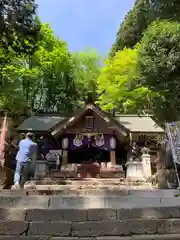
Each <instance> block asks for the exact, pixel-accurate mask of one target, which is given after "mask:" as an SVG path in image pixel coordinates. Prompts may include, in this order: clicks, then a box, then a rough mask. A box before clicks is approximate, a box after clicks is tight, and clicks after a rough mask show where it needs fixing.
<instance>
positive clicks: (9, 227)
mask: <svg viewBox="0 0 180 240" xmlns="http://www.w3.org/2000/svg"><path fill="white" fill-rule="evenodd" d="M0 234H1V235H5V236H8V235H11V236H13V235H14V236H23V235H24V237H25V236H26V237H27V236H28V237H29V239H32V238H31V237H32V236H36V237H38V236H39V237H43V236H47V237H54V240H55V239H56V240H59V238H58V237H61V239H65V237H66V239H68V237H69V239H93V238H94V239H98V240H99V239H104V240H105V239H106V240H107V239H109V238H110V237H113V238H111V240H117V239H119V238H118V237H124V236H126V237H130V239H131V238H132V236H133V235H135V236H136V238H135V239H137V240H140V239H142V240H143V239H144V238H143V237H144V236H143V235H145V236H146V238H145V239H148V238H147V236H148V234H149V235H150V236H149V240H150V239H151V240H152V239H153V238H150V237H151V236H152V235H156V236H157V235H165V234H180V219H177V218H175V219H173V218H172V219H121V220H113V219H110V220H105V221H99V220H97V221H96V220H89V221H88V220H85V221H81V222H77V221H73V220H72V219H71V221H67V220H58V221H57V220H56V221H44V220H42V221H36V220H33V221H28V220H26V221H20V220H18V221H15V220H1V221H0ZM169 236H171V237H173V236H172V235H169ZM55 237H56V238H55ZM105 237H106V238H105ZM127 239H128V238H126V240H127ZM161 239H162V238H161ZM165 239H168V238H165ZM170 239H171V238H170ZM172 239H173V238H172ZM109 240H110V239H109Z"/></svg>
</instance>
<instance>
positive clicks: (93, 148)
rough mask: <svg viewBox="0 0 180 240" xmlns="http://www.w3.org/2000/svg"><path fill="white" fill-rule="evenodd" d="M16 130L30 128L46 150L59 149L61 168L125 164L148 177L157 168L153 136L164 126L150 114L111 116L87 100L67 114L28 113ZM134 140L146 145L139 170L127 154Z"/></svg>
mask: <svg viewBox="0 0 180 240" xmlns="http://www.w3.org/2000/svg"><path fill="white" fill-rule="evenodd" d="M17 131H18V132H24V133H25V132H29V131H31V132H34V133H35V135H36V136H38V137H41V136H43V138H44V139H46V141H45V142H46V150H45V152H46V154H49V153H50V152H51V153H52V152H55V151H56V150H57V152H58V151H59V153H62V154H61V155H62V156H61V160H60V161H61V169H62V170H63V169H65V167H66V166H68V165H70V164H71V165H73V164H74V165H75V164H82V163H83V164H85V163H88V162H89V161H92V162H99V163H101V166H102V168H104V169H105V168H106V167H107V168H108V166H121V167H122V168H121V170H122V172H126V171H127V170H128V169H126V168H129V169H131V173H129V171H127V174H128V177H136V176H137V174H138V171H144V170H143V169H146V173H144V172H143V173H142V174H141V176H140V177H142V176H144V175H146V177H149V175H151V173H154V172H156V163H155V160H156V156H157V151H158V143H157V140H156V138H157V136H159V135H162V134H164V130H163V129H162V128H160V127H158V126H157V125H156V123H155V122H154V120H153V119H152V118H151V116H148V115H141V116H139V115H135V114H132V115H129V114H116V115H115V116H112V115H110V114H108V113H106V112H104V111H103V110H102V109H100V108H99V107H98V106H96V105H95V104H86V105H85V106H84V107H82V108H81V109H78V110H77V111H75V112H74V113H72V115H71V116H68V117H66V116H63V115H60V114H59V115H58V114H55V115H53V114H39V115H34V116H31V117H29V118H27V119H25V120H24V122H23V123H22V124H21V125H20V126H19V127H18V128H17ZM133 142H136V143H137V144H138V146H139V148H143V147H146V148H147V149H149V150H147V149H146V151H145V150H144V152H141V153H140V155H139V157H140V158H142V156H144V159H145V160H142V161H141V162H142V163H143V164H141V168H142V165H144V167H143V169H141V170H137V168H139V167H138V166H139V165H140V163H139V162H140V161H139V160H137V161H133V162H137V164H134V163H133V164H134V167H132V164H131V162H132V161H131V160H130V159H129V158H128V154H129V151H130V149H131V145H132V143H133ZM43 161H44V162H45V160H41V163H42V162H43ZM47 161H48V160H47ZM127 163H128V164H127ZM145 164H146V165H148V167H147V166H145ZM56 165H57V164H56ZM130 165H131V167H129V166H130ZM44 169H45V167H44ZM133 169H134V170H133ZM135 169H136V170H135ZM147 169H149V172H148V173H147ZM39 171H40V170H39ZM44 171H45V170H44ZM51 171H52V172H51V175H52V173H53V172H56V175H57V172H58V171H59V170H58V169H57V166H55V165H54V167H52V168H51ZM133 171H134V175H133V174H132V172H133ZM59 172H60V171H59ZM102 172H103V171H102ZM107 172H108V171H106V173H107ZM46 174H47V170H46ZM127 174H126V175H127ZM129 174H130V175H129ZM139 174H140V173H139ZM102 175H103V174H102ZM107 175H108V174H106V176H107ZM131 175H132V176H131ZM112 176H113V175H112Z"/></svg>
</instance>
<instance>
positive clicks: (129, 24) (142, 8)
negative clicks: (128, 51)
mask: <svg viewBox="0 0 180 240" xmlns="http://www.w3.org/2000/svg"><path fill="white" fill-rule="evenodd" d="M148 16H149V0H136V3H135V5H134V7H133V9H132V10H130V11H129V12H128V14H127V15H126V17H125V19H124V21H123V22H122V24H121V26H120V29H119V31H118V32H117V36H116V41H115V43H114V44H113V46H112V49H111V52H110V55H111V56H114V54H115V53H116V52H117V51H119V50H122V49H123V48H124V47H127V48H133V47H134V46H135V45H136V43H137V42H139V40H140V39H141V37H142V33H143V31H144V30H145V29H146V28H147V26H148V21H149V19H148Z"/></svg>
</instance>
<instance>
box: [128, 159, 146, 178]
mask: <svg viewBox="0 0 180 240" xmlns="http://www.w3.org/2000/svg"><path fill="white" fill-rule="evenodd" d="M126 167H127V173H126V178H137V179H138V178H143V179H144V172H143V164H142V162H139V161H129V162H127V163H126Z"/></svg>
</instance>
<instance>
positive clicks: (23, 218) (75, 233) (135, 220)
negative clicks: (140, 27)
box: [0, 196, 180, 240]
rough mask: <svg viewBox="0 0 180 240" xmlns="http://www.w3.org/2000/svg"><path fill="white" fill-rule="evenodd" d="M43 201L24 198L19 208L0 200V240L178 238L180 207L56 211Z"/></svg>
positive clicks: (138, 239)
mask: <svg viewBox="0 0 180 240" xmlns="http://www.w3.org/2000/svg"><path fill="white" fill-rule="evenodd" d="M46 198H47V197H45V198H44V197H43V196H40V197H39V198H36V200H34V202H33V201H32V197H26V199H25V198H24V201H23V199H21V201H20V202H19V204H18V205H17V202H16V203H15V201H14V203H12V201H9V205H8V202H6V204H7V205H6V206H5V205H4V204H2V201H0V240H17V239H20V240H30V239H31V240H179V239H180V204H179V205H178V206H174V207H172V206H170V204H171V203H170V202H169V206H168V205H167V206H161V207H160V206H154V207H143V206H142V207H139V208H122V207H121V206H120V205H119V207H118V208H106V209H95V208H91V209H85V208H84V209H59V208H58V206H56V205H54V207H53V206H52V199H51V198H47V199H46ZM0 199H1V198H0ZM45 199H46V201H44V200H45ZM25 203H26V207H25V205H24V204H25ZM40 203H41V204H40ZM20 204H21V205H20ZM38 204H39V205H38ZM38 206H39V207H38ZM24 207H25V208H24Z"/></svg>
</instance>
